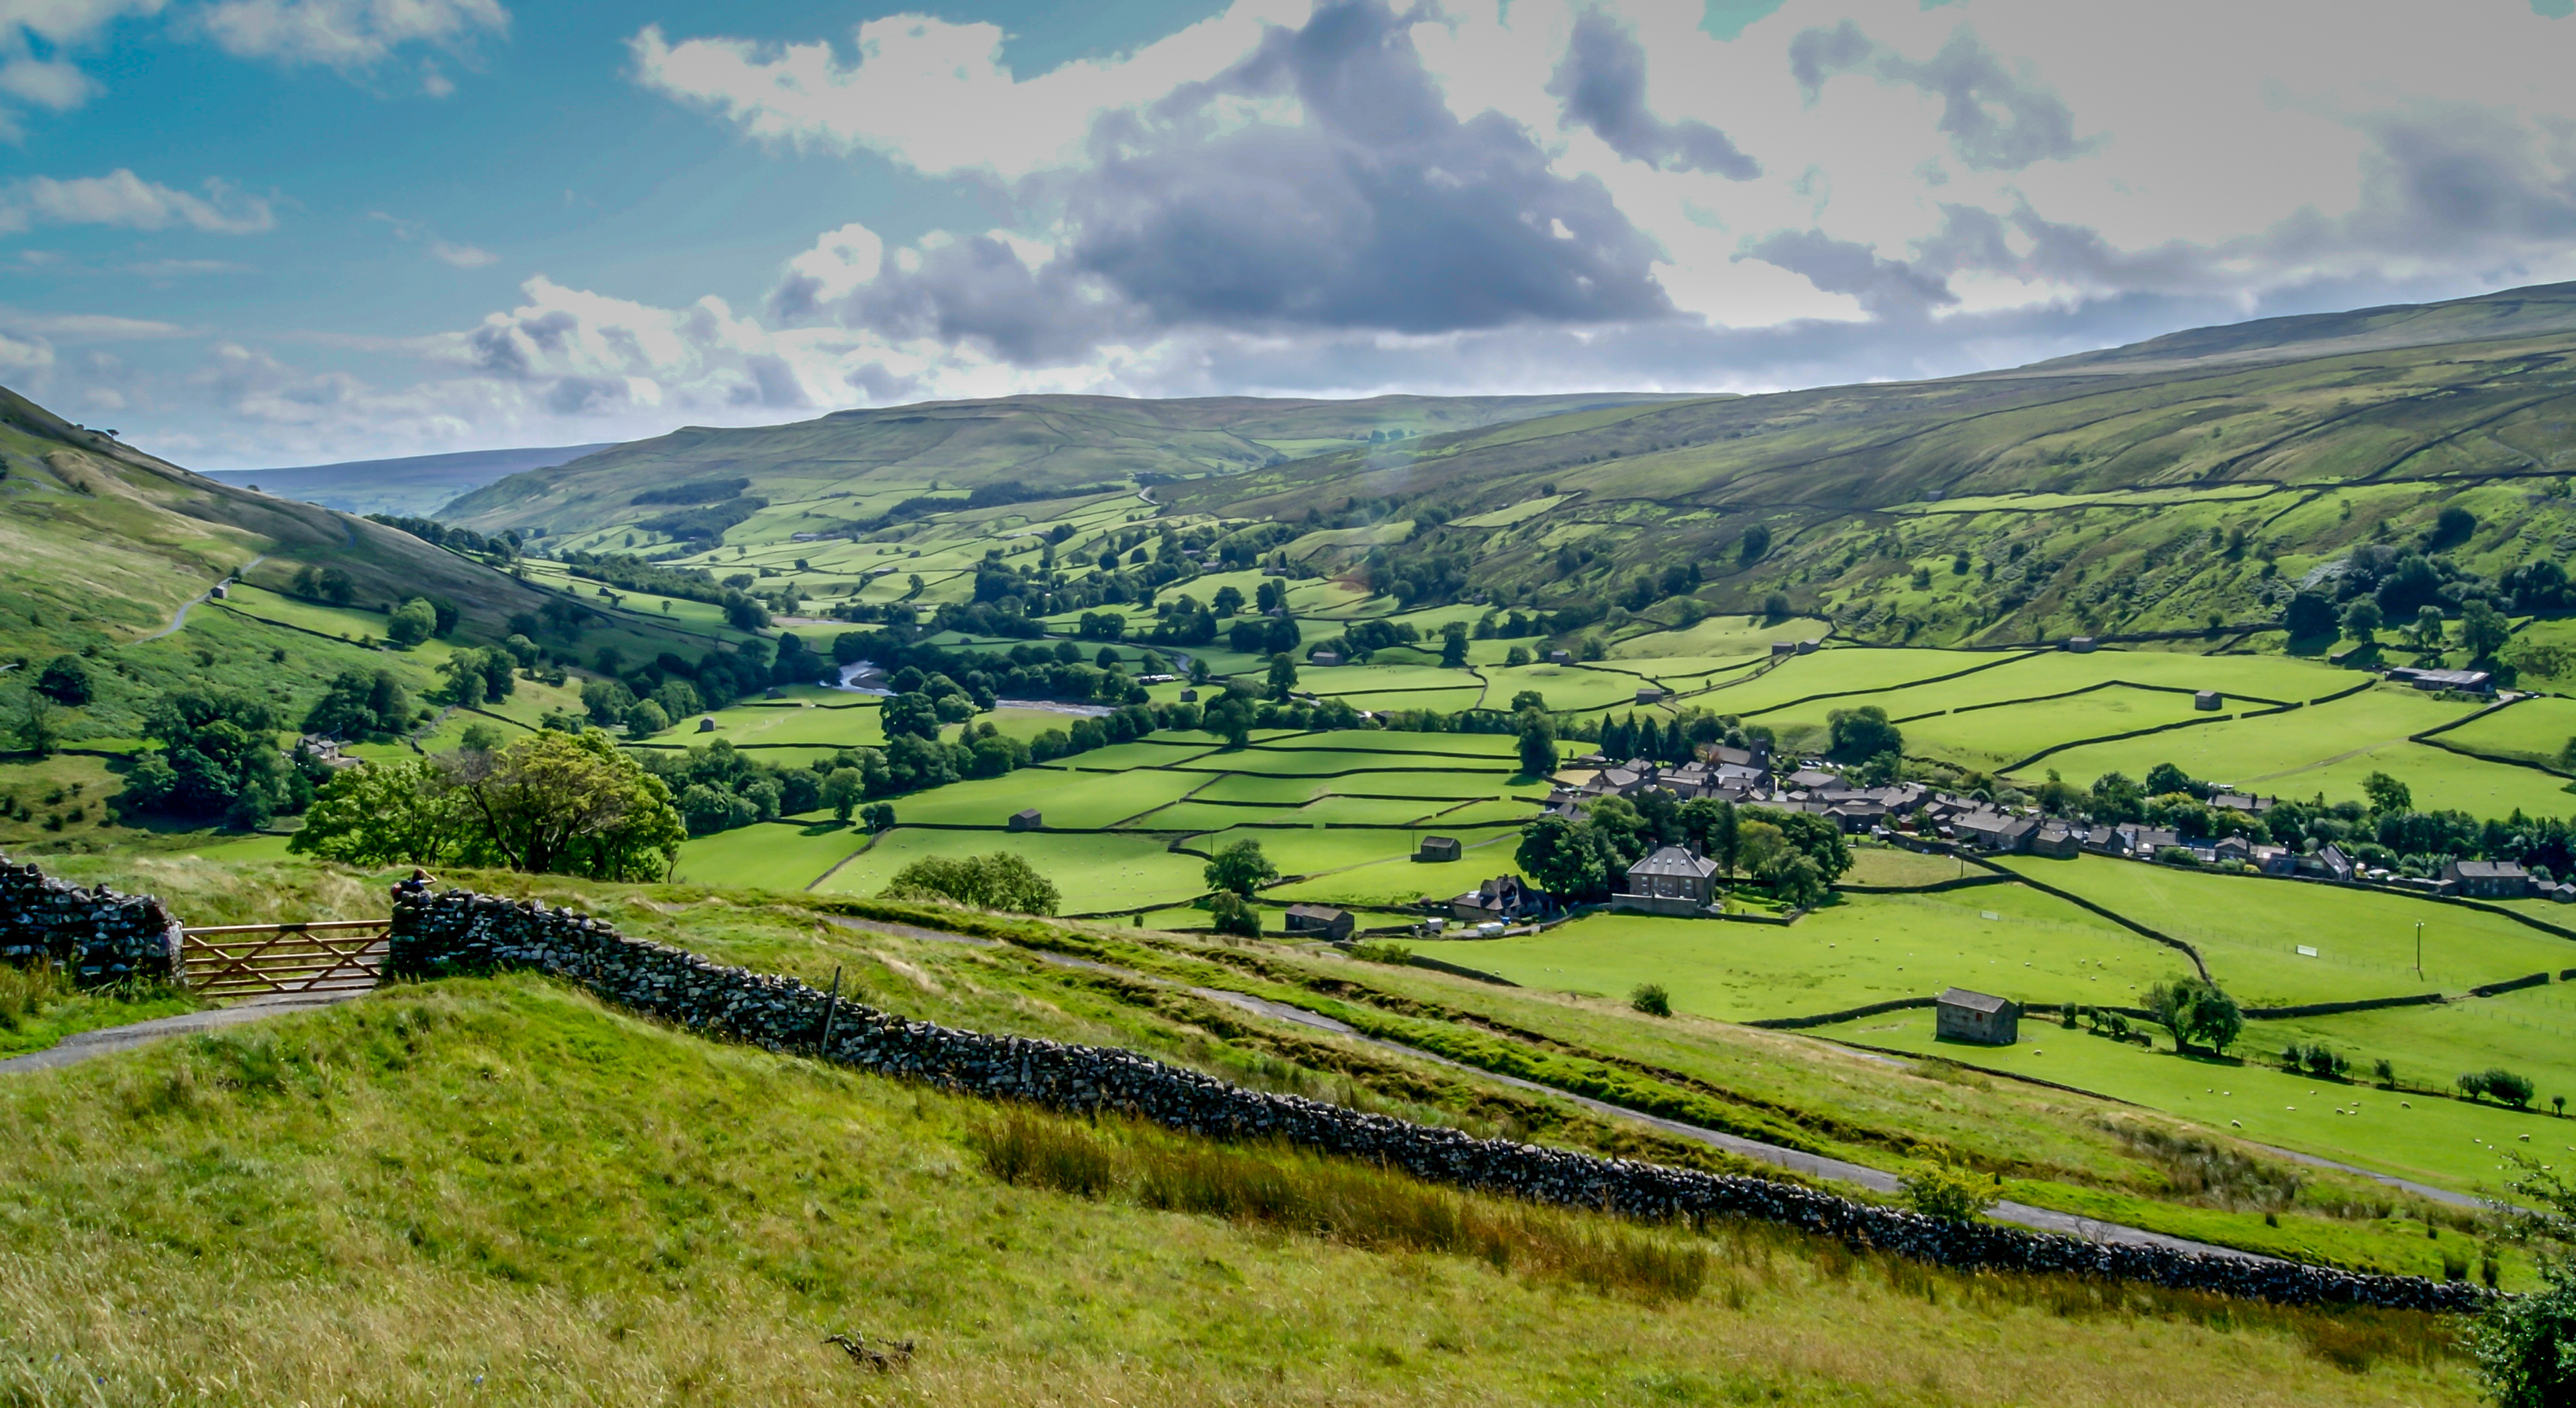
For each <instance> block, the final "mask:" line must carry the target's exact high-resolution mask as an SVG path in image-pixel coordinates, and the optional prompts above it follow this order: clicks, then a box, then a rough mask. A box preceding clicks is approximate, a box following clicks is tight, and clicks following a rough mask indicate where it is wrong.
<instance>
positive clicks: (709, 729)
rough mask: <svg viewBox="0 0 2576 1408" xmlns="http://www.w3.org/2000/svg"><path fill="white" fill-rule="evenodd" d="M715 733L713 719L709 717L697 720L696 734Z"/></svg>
mask: <svg viewBox="0 0 2576 1408" xmlns="http://www.w3.org/2000/svg"><path fill="white" fill-rule="evenodd" d="M715 731H716V721H715V719H714V718H713V717H711V716H710V717H706V718H701V719H699V720H698V732H700V733H713V732H715Z"/></svg>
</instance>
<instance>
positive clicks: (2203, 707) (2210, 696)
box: [2191, 689, 2227, 714]
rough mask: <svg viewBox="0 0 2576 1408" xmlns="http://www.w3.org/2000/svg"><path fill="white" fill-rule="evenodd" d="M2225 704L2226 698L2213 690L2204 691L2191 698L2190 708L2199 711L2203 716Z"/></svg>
mask: <svg viewBox="0 0 2576 1408" xmlns="http://www.w3.org/2000/svg"><path fill="white" fill-rule="evenodd" d="M2226 702H2227V698H2226V696H2225V695H2222V694H2220V693H2219V692H2218V691H2217V690H2214V689H2204V690H2202V691H2201V692H2200V693H2198V694H2195V695H2193V696H2192V697H2191V707H2193V708H2195V709H2198V710H2200V711H2201V712H2202V713H2204V714H2206V713H2210V712H2212V711H2214V710H2216V709H2217V708H2218V706H2219V705H2221V704H2224V703H2226Z"/></svg>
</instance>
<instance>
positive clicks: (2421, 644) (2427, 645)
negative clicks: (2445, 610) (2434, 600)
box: [2414, 604, 2446, 650]
mask: <svg viewBox="0 0 2576 1408" xmlns="http://www.w3.org/2000/svg"><path fill="white" fill-rule="evenodd" d="M2445 629H2446V627H2445V625H2444V623H2443V620H2442V608H2440V607H2438V606H2433V605H2430V604H2427V605H2425V606H2421V607H2418V608H2416V611H2415V630H2414V636H2415V648H2416V649H2418V650H2439V649H2441V648H2442V643H2443V641H2442V636H2443V632H2444V630H2445Z"/></svg>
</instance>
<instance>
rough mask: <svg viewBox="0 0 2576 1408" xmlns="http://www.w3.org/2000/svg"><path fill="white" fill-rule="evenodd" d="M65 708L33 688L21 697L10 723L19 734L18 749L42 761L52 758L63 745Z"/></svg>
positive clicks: (40, 690) (41, 691)
mask: <svg viewBox="0 0 2576 1408" xmlns="http://www.w3.org/2000/svg"><path fill="white" fill-rule="evenodd" d="M61 713H62V706H61V705H59V704H56V703H55V702H54V701H53V698H52V696H50V695H48V694H46V693H45V692H44V691H43V690H42V689H30V690H28V691H27V692H26V693H24V694H22V695H20V696H19V697H18V708H17V710H16V714H17V717H16V718H14V719H12V720H11V721H10V722H11V724H12V726H13V727H14V729H15V731H16V733H17V735H18V747H19V748H20V749H21V750H23V751H25V752H29V753H33V754H35V755H36V756H37V757H39V758H50V757H52V756H53V755H54V750H56V749H58V748H60V747H62V746H63V728H62V719H61V718H60V717H59V716H60V715H61Z"/></svg>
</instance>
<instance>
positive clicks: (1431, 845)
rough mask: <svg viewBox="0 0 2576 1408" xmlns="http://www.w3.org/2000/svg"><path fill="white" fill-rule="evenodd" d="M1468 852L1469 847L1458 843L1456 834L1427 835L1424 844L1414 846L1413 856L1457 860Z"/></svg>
mask: <svg viewBox="0 0 2576 1408" xmlns="http://www.w3.org/2000/svg"><path fill="white" fill-rule="evenodd" d="M1466 853H1467V848H1466V847H1465V846H1462V845H1460V844H1459V843H1458V838H1457V837H1455V836H1425V837H1423V838H1422V844H1421V845H1419V846H1417V847H1415V848H1414V851H1413V858H1414V859H1415V860H1430V861H1448V860H1456V859H1458V858H1459V857H1460V856H1463V855H1465V854H1466Z"/></svg>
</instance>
